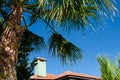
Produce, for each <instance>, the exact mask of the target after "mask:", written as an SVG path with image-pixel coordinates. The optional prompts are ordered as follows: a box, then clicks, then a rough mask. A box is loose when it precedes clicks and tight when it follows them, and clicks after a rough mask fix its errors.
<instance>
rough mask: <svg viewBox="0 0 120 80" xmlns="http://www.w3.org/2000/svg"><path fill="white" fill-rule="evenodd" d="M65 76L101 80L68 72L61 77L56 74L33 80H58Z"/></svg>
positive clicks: (37, 77)
mask: <svg viewBox="0 0 120 80" xmlns="http://www.w3.org/2000/svg"><path fill="white" fill-rule="evenodd" d="M65 76H73V77H82V78H88V79H96V80H101V79H100V78H98V77H95V76H91V75H87V74H80V73H75V72H71V71H66V72H64V73H63V74H60V75H54V74H47V75H46V77H42V76H38V75H33V76H32V77H31V79H37V80H56V79H59V78H62V77H65Z"/></svg>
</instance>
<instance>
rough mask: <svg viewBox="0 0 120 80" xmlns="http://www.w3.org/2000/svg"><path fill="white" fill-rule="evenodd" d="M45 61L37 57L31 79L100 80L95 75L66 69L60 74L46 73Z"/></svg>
mask: <svg viewBox="0 0 120 80" xmlns="http://www.w3.org/2000/svg"><path fill="white" fill-rule="evenodd" d="M46 61H47V60H46V59H44V58H37V65H36V66H35V75H33V76H31V78H30V79H31V80H102V79H101V78H98V77H96V76H91V75H87V74H80V73H76V72H71V71H66V72H64V73H62V74H60V75H54V74H49V73H46Z"/></svg>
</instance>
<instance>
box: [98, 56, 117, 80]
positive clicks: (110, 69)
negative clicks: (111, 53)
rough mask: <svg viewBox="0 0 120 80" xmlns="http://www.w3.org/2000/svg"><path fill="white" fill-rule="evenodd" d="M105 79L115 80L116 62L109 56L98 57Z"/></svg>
mask: <svg viewBox="0 0 120 80" xmlns="http://www.w3.org/2000/svg"><path fill="white" fill-rule="evenodd" d="M98 62H99V64H100V69H101V74H102V78H103V80H115V74H114V73H115V69H114V67H115V64H114V63H113V62H112V61H111V60H109V58H108V57H106V56H102V57H100V56H99V57H98Z"/></svg>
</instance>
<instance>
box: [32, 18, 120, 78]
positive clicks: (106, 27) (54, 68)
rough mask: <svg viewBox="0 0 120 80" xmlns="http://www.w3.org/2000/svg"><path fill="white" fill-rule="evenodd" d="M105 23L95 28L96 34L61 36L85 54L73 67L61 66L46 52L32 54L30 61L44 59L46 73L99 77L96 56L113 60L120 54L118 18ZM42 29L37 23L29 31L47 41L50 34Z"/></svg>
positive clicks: (42, 24) (119, 22)
mask: <svg viewBox="0 0 120 80" xmlns="http://www.w3.org/2000/svg"><path fill="white" fill-rule="evenodd" d="M106 22H107V24H102V23H100V26H101V28H97V26H96V32H95V31H93V30H90V29H85V35H84V34H83V33H82V32H81V31H73V32H71V33H64V34H63V36H64V37H65V38H66V39H68V40H69V41H71V42H72V43H74V44H75V45H77V46H78V47H79V48H81V49H82V50H83V51H84V52H85V53H84V54H83V59H82V60H81V61H80V62H78V63H76V64H74V65H73V66H70V65H64V66H63V65H62V63H61V62H60V61H59V60H58V59H57V58H56V59H53V58H52V57H51V56H50V55H47V51H46V50H44V51H41V52H38V51H34V52H32V54H31V56H30V60H33V59H34V58H36V57H44V58H46V59H47V73H52V74H61V73H63V72H65V71H68V70H70V71H73V72H78V73H84V74H90V75H94V76H100V70H99V64H98V62H97V59H96V58H97V56H98V55H105V54H106V55H109V56H110V57H112V58H113V57H116V56H117V55H118V54H119V53H120V16H118V17H115V19H114V22H112V21H110V20H109V19H108V20H106ZM44 27H45V24H44V23H42V22H37V23H36V24H34V25H33V26H32V27H31V28H30V30H31V31H33V32H34V33H35V34H37V35H40V36H43V37H44V38H45V39H48V38H49V34H50V32H49V30H46V29H45V28H44Z"/></svg>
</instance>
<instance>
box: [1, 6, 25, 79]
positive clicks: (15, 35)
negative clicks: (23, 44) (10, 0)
mask: <svg viewBox="0 0 120 80" xmlns="http://www.w3.org/2000/svg"><path fill="white" fill-rule="evenodd" d="M21 18H22V7H21V6H20V5H18V6H16V7H14V6H13V7H12V13H11V15H10V17H9V19H8V20H7V22H6V27H5V29H4V32H3V34H2V37H1V42H0V80H17V75H16V63H17V60H18V59H17V57H18V52H19V47H20V41H21V38H22V35H23V31H24V30H23V28H22V26H21Z"/></svg>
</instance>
